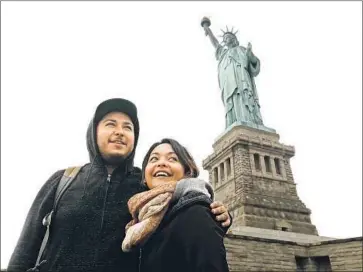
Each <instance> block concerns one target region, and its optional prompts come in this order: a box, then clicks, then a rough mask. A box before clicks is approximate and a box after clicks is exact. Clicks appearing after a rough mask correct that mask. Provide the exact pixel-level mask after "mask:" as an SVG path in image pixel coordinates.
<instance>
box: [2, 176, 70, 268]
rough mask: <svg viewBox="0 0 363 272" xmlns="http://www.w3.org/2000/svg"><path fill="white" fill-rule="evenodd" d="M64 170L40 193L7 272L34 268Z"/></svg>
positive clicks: (29, 213)
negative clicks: (44, 223)
mask: <svg viewBox="0 0 363 272" xmlns="http://www.w3.org/2000/svg"><path fill="white" fill-rule="evenodd" d="M63 173H64V170H60V171H57V172H56V173H54V174H53V175H52V176H51V177H50V178H49V179H48V181H47V182H46V183H45V184H44V185H43V187H42V188H41V189H40V191H39V192H38V194H37V196H36V198H35V200H34V202H33V204H32V206H31V208H30V210H29V212H28V215H27V217H26V220H25V223H24V226H23V229H22V231H21V234H20V237H19V240H18V243H17V244H16V247H15V249H14V252H13V254H12V256H11V258H10V261H9V265H8V268H7V272H24V271H26V270H27V269H29V268H32V267H34V265H35V262H36V260H37V257H38V252H39V249H40V245H41V243H42V241H43V237H44V234H45V231H46V227H44V226H43V224H42V220H43V218H44V216H45V215H46V214H47V213H49V212H50V211H51V210H52V208H53V202H54V195H55V190H56V188H57V185H58V183H59V180H60V179H61V177H62V175H63Z"/></svg>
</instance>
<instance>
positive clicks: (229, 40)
mask: <svg viewBox="0 0 363 272" xmlns="http://www.w3.org/2000/svg"><path fill="white" fill-rule="evenodd" d="M223 41H224V43H225V44H226V46H228V47H232V46H234V45H235V44H236V37H235V36H234V35H232V34H229V33H227V34H226V35H224V37H223Z"/></svg>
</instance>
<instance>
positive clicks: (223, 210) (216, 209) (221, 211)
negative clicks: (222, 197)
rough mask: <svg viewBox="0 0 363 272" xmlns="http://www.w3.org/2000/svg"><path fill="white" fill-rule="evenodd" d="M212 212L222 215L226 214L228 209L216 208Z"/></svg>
mask: <svg viewBox="0 0 363 272" xmlns="http://www.w3.org/2000/svg"><path fill="white" fill-rule="evenodd" d="M212 212H213V213H214V214H222V213H226V208H225V207H224V206H222V207H218V208H214V209H213V210H212Z"/></svg>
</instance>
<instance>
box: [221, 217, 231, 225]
mask: <svg viewBox="0 0 363 272" xmlns="http://www.w3.org/2000/svg"><path fill="white" fill-rule="evenodd" d="M230 225H231V220H229V218H228V220H227V221H226V222H223V223H222V226H223V227H229V226H230Z"/></svg>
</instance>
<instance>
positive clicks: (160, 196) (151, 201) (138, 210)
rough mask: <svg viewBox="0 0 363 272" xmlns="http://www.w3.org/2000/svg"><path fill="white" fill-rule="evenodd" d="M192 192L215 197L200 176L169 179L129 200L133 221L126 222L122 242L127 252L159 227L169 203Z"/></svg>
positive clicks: (208, 185)
mask: <svg viewBox="0 0 363 272" xmlns="http://www.w3.org/2000/svg"><path fill="white" fill-rule="evenodd" d="M191 191H197V192H200V193H203V194H205V195H207V196H208V197H210V198H211V199H213V196H214V195H213V189H212V187H211V185H210V184H209V183H208V182H205V181H203V180H200V179H197V178H186V179H182V180H180V181H179V182H168V183H165V184H163V185H160V186H157V187H155V188H153V189H151V190H149V191H146V192H142V193H139V194H136V195H134V196H133V197H131V198H130V199H129V201H128V203H127V204H128V208H129V211H130V214H131V216H132V220H131V221H130V222H129V223H128V224H127V225H126V235H125V238H124V240H123V242H122V246H121V248H122V250H123V251H124V252H129V251H131V250H132V249H133V248H134V247H135V246H137V245H139V244H143V243H145V242H146V241H147V239H148V238H149V237H150V236H151V234H153V233H154V231H155V230H156V229H157V228H158V226H159V224H160V222H161V220H162V219H163V217H164V215H165V213H166V211H167V210H168V208H169V206H170V204H172V203H175V202H176V201H178V199H180V198H181V197H182V196H184V195H185V194H187V193H188V192H191Z"/></svg>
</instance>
